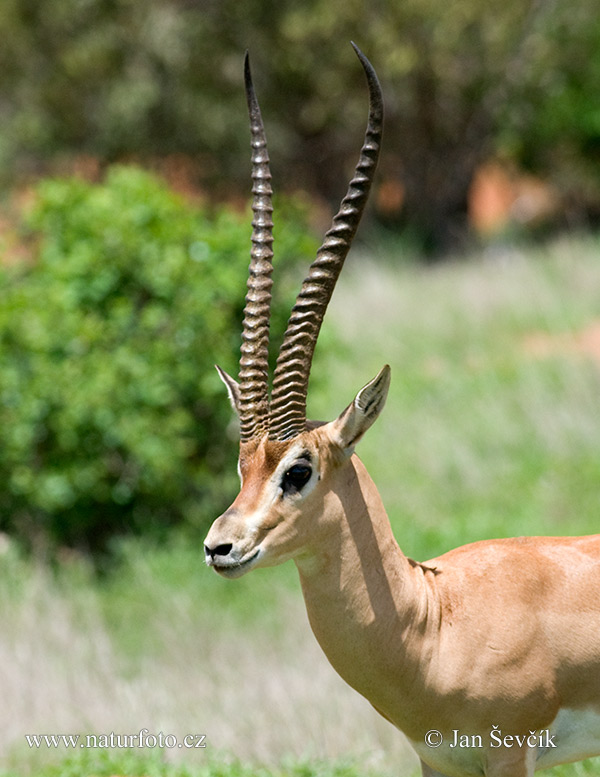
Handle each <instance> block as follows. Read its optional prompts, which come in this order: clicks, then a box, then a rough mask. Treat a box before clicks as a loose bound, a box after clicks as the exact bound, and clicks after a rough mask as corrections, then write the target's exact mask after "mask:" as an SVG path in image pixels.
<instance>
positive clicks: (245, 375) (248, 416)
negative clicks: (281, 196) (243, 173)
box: [239, 52, 273, 442]
mask: <svg viewBox="0 0 600 777" xmlns="http://www.w3.org/2000/svg"><path fill="white" fill-rule="evenodd" d="M244 78H245V86H246V99H247V102H248V113H249V116H250V132H251V138H252V194H253V201H252V211H253V219H252V248H251V250H250V270H249V274H248V292H247V295H246V306H245V308H244V321H243V326H242V347H241V358H240V371H239V383H240V406H239V418H240V437H241V440H242V442H245V441H247V440H250V439H251V438H252V437H256V436H258V435H260V434H264V433H265V432H266V431H267V426H268V421H269V358H268V357H269V319H270V314H271V287H272V285H273V281H272V279H271V273H272V271H273V264H272V258H273V249H272V244H273V220H272V213H273V206H272V203H271V198H272V194H273V191H272V188H271V172H270V169H269V154H268V151H267V140H266V136H265V131H264V127H263V122H262V117H261V113H260V108H259V105H258V100H257V99H256V95H255V92H254V87H253V85H252V76H251V73H250V61H249V57H248V53H247V52H246V58H245V61H244Z"/></svg>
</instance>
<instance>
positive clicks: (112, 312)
mask: <svg viewBox="0 0 600 777" xmlns="http://www.w3.org/2000/svg"><path fill="white" fill-rule="evenodd" d="M282 210H283V211H284V213H283V220H284V222H287V223H285V226H280V227H279V231H276V234H275V237H276V251H277V259H276V274H277V277H278V281H279V284H278V286H279V288H281V287H282V286H283V287H284V288H285V287H286V285H287V287H290V285H291V284H290V283H287V284H286V282H285V277H286V273H289V272H290V270H291V268H292V266H294V267H296V266H297V264H298V259H299V258H302V257H303V256H305V255H307V254H312V253H313V250H314V245H313V241H312V239H311V238H310V237H307V229H306V226H305V223H304V218H303V215H302V211H301V209H300V208H299V207H298V206H293V205H291V204H287V205H283V206H282V207H280V208H278V215H279V221H281V220H282V214H281V211H282ZM249 221H250V219H249V217H248V215H247V214H245V215H238V214H236V213H233V212H231V211H228V210H220V211H218V212H213V213H211V214H207V213H206V212H203V211H202V210H200V209H199V208H197V207H193V206H192V205H190V204H189V203H186V202H184V201H182V200H181V199H180V198H179V197H178V196H176V195H175V194H174V193H172V192H171V191H170V190H168V189H167V188H166V187H165V186H164V185H163V184H162V183H160V182H159V181H157V180H156V179H155V178H153V177H152V176H150V175H149V174H147V173H145V172H142V171H141V170H139V169H135V168H126V167H115V168H113V169H112V170H111V171H109V173H108V175H107V177H106V179H105V181H104V182H103V183H102V184H97V185H92V184H89V183H86V182H83V181H81V180H48V181H44V182H42V184H41V185H40V186H39V188H38V191H37V196H36V198H35V205H34V207H33V209H32V211H31V213H30V214H29V215H28V216H27V217H26V221H25V227H26V229H27V230H28V234H29V237H30V239H31V241H32V244H33V245H34V254H35V257H34V261H33V262H32V263H31V264H30V265H28V266H27V267H23V266H21V267H20V268H18V269H17V271H12V272H8V271H6V270H4V271H3V276H2V279H1V280H2V287H3V288H2V290H1V293H0V363H1V364H2V369H1V370H0V478H1V481H2V489H1V490H0V530H4V531H8V532H10V533H12V534H13V535H16V536H18V537H20V538H21V539H23V540H25V541H26V542H27V543H29V544H31V543H35V542H39V541H43V542H44V543H49V544H50V547H52V546H56V545H58V544H61V545H65V544H66V545H75V546H78V547H83V548H89V549H92V550H96V549H99V548H103V547H105V546H106V543H107V540H109V539H110V537H112V536H114V535H115V534H122V533H129V532H147V531H156V530H158V531H159V532H160V531H162V530H163V529H164V528H165V527H169V526H172V525H174V524H177V523H184V524H187V525H189V526H193V527H202V528H203V527H204V526H205V525H206V524H207V523H209V522H210V520H211V519H212V518H213V517H214V515H215V514H216V512H217V511H218V510H220V509H222V508H223V506H225V504H226V502H227V499H228V498H229V497H230V496H231V487H232V484H231V480H226V479H224V478H231V477H232V473H233V472H234V467H233V465H232V462H233V460H234V458H235V434H232V433H230V434H229V435H228V434H227V433H226V430H227V427H228V424H230V422H231V411H230V409H229V405H228V402H227V400H226V398H225V394H224V388H223V387H222V385H221V384H220V381H219V379H218V376H217V375H216V372H215V370H214V364H215V363H216V362H218V363H220V364H222V365H223V367H224V368H225V369H228V370H230V371H232V372H233V374H236V369H237V367H236V359H237V354H238V353H239V341H240V322H241V318H242V307H243V299H244V290H245V281H246V277H247V266H248V255H249V245H250V239H249V238H250V227H249ZM294 274H295V273H294ZM282 275H283V281H284V282H283V284H282V283H281V281H282V277H281V276H282ZM288 304H289V300H287V301H286V304H284V305H283V306H282V305H275V308H274V313H273V316H274V321H273V326H274V328H275V329H276V330H278V331H279V330H281V329H282V328H283V324H284V319H285V318H286V317H287V313H288V311H289V308H288ZM230 432H231V429H230ZM224 465H227V466H226V467H225V470H224V472H225V475H222V474H221V473H222V471H223V468H224Z"/></svg>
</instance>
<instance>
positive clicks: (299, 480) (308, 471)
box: [281, 462, 312, 494]
mask: <svg viewBox="0 0 600 777" xmlns="http://www.w3.org/2000/svg"><path fill="white" fill-rule="evenodd" d="M311 475H312V467H311V466H310V464H305V463H303V462H297V463H296V464H294V466H293V467H290V468H289V469H288V471H287V472H286V473H285V475H284V476H283V480H282V481H281V487H282V488H283V491H284V493H285V494H293V493H296V492H298V491H300V490H301V489H302V488H303V487H304V486H305V485H306V484H307V483H308V481H309V480H310V476H311Z"/></svg>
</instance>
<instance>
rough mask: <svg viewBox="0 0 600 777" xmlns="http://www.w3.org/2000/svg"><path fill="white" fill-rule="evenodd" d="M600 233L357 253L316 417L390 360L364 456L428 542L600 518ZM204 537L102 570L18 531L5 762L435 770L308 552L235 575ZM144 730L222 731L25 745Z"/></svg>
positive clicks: (592, 769)
mask: <svg viewBox="0 0 600 777" xmlns="http://www.w3.org/2000/svg"><path fill="white" fill-rule="evenodd" d="M599 249H600V243H599V242H598V241H597V240H595V239H592V238H585V239H578V240H568V239H563V240H561V241H558V242H556V243H554V244H552V245H550V246H548V247H546V248H544V249H537V250H536V251H528V252H527V253H526V254H523V253H521V252H520V251H518V250H516V249H514V250H510V251H509V250H507V251H505V252H504V253H503V254H501V255H494V256H493V257H489V256H481V257H474V258H473V259H472V260H471V261H469V262H450V263H447V264H443V265H439V266H437V267H433V268H428V269H426V268H419V267H411V266H409V265H407V264H405V263H400V266H399V267H398V266H396V265H395V263H394V257H393V256H385V257H382V260H381V261H378V262H377V263H374V262H373V261H371V260H370V259H369V258H368V257H364V256H360V255H355V256H353V257H351V258H350V259H349V265H348V267H347V268H346V270H345V271H344V276H343V279H342V282H341V284H340V287H339V288H338V290H337V291H336V294H335V295H334V298H333V301H332V305H331V308H330V311H329V313H328V317H327V322H326V325H325V327H324V331H323V335H324V337H325V339H328V340H329V341H330V343H331V342H332V341H333V342H334V343H335V346H336V347H335V350H334V352H333V353H332V351H331V349H329V350H328V352H327V355H326V354H325V352H323V353H322V354H320V353H319V352H317V356H316V363H315V370H314V372H315V380H314V381H313V383H314V385H313V386H312V388H311V392H310V397H309V411H310V412H311V414H312V415H313V417H316V418H325V419H330V418H332V417H334V416H335V415H337V414H338V413H339V412H340V411H341V410H342V409H343V407H344V406H345V404H347V402H349V401H350V400H351V399H352V397H353V396H354V394H355V392H356V390H357V389H358V388H360V386H361V385H363V384H364V383H366V382H367V381H368V380H369V379H370V378H371V377H372V376H373V375H374V374H375V373H376V372H377V371H378V370H379V368H380V367H381V366H382V364H384V363H386V362H387V363H390V364H391V366H392V376H393V377H392V388H391V391H390V397H389V400H388V405H387V407H386V409H385V411H384V413H383V415H382V417H381V419H380V420H379V421H378V422H377V424H376V426H375V427H374V428H373V429H372V430H371V431H370V432H369V434H368V435H367V436H366V438H365V440H364V441H363V442H361V445H360V449H359V453H360V455H361V457H362V458H363V460H364V461H365V463H366V464H367V467H368V469H369V471H370V473H371V474H372V476H373V477H374V479H375V481H376V482H377V484H378V486H379V488H380V491H381V493H382V496H383V499H384V502H385V504H386V506H387V507H388V510H389V513H390V518H391V520H392V523H393V526H394V530H395V533H396V536H397V538H398V540H399V542H400V545H401V547H402V548H403V550H404V551H405V552H406V553H407V554H408V555H410V556H413V557H415V558H419V559H426V558H428V557H432V556H435V555H437V554H439V553H442V552H444V551H445V550H448V549H450V548H452V547H455V546H457V545H460V544H463V543H466V542H470V541H473V540H476V539H480V538H485V537H493V536H510V535H520V534H579V533H591V532H597V531H598V525H599V522H598V483H599V482H600V456H599V455H598V447H599V444H600V412H598V403H599V401H600V400H599V397H600V391H599V389H600V359H599V358H596V356H595V354H594V350H593V346H592V345H590V344H589V343H588V339H586V338H585V337H583V338H582V337H581V336H580V333H582V332H586V331H588V330H590V327H593V325H594V323H595V322H597V321H598V320H599V319H600V302H599V299H600V297H599V296H598V288H600V262H598V258H597V257H598V254H599ZM540 344H541V345H540ZM223 401H226V399H225V398H224V400H223ZM233 496H234V495H233V494H232V497H233ZM200 543H201V538H198V541H197V542H196V543H192V542H191V541H190V540H189V539H187V540H184V539H182V538H173V542H172V543H171V544H170V545H169V546H164V547H161V548H155V547H154V548H153V547H145V546H144V545H143V544H141V543H137V544H136V543H129V544H127V545H124V546H123V548H122V551H121V554H120V561H119V563H118V564H117V565H116V568H115V569H114V570H113V571H112V573H111V574H110V575H108V576H107V577H106V578H104V579H102V580H100V581H98V580H97V579H96V578H95V577H94V576H93V574H92V573H91V571H90V570H89V568H88V566H87V564H86V562H85V559H82V558H79V557H77V556H76V555H72V554H70V555H69V554H65V556H64V558H63V561H62V563H61V564H60V565H59V568H58V569H56V570H50V569H48V568H47V567H44V566H37V565H33V564H32V563H31V562H28V561H25V560H23V559H22V558H20V556H19V555H18V553H17V552H16V551H15V549H14V548H13V547H12V546H11V545H10V543H8V542H6V543H3V544H0V617H1V618H2V623H3V628H2V633H1V634H0V667H1V668H0V698H2V705H0V777H8V776H9V775H10V777H16V775H19V777H21V776H22V775H27V774H31V775H36V776H37V777H59V775H60V777H70V775H87V776H88V777H89V776H90V775H96V777H108V775H119V774H120V775H131V776H132V777H141V776H142V775H146V776H147V777H154V776H155V775H157V776H159V777H174V775H180V776H181V777H188V775H189V777H246V775H258V776H259V777H283V775H290V776H291V777H354V776H355V775H359V774H360V775H365V774H367V775H373V777H375V775H377V777H387V776H388V775H392V774H394V775H407V776H408V775H411V774H414V770H415V767H416V761H415V759H414V756H412V754H411V752H410V751H409V749H408V748H407V746H406V744H405V742H404V740H403V738H402V737H401V736H400V735H399V734H398V733H397V732H396V731H395V730H394V729H393V728H392V727H391V726H389V725H388V724H387V723H386V722H385V721H383V720H382V719H381V718H379V717H378V716H377V715H376V713H374V712H373V711H372V710H371V708H370V707H369V705H368V704H367V703H366V702H365V701H364V700H362V699H361V698H360V697H359V696H358V695H357V694H355V693H354V692H352V691H351V690H350V689H348V688H347V687H346V686H345V685H344V683H343V682H342V681H341V680H339V679H338V678H337V676H336V675H335V673H334V672H333V670H332V669H331V668H330V667H329V665H328V663H327V661H326V659H325V658H324V657H323V656H322V654H321V653H320V651H319V649H318V647H317V646H316V644H315V642H314V639H313V637H312V635H311V634H310V630H309V627H308V625H307V621H306V615H305V614H304V611H303V605H302V602H301V598H300V595H299V587H298V585H297V581H296V579H295V572H294V569H293V567H291V566H290V565H287V566H284V567H282V568H280V569H274V570H265V571H259V572H256V573H253V574H252V575H249V576H248V577H246V578H242V579H241V580H239V581H234V582H229V581H223V580H220V579H218V578H217V577H216V576H214V575H211V574H209V573H208V571H207V570H206V569H205V568H204V565H203V562H202V558H201V547H200ZM142 728H146V729H148V731H149V732H151V733H155V734H157V733H158V732H160V731H162V732H163V733H164V734H172V735H173V736H176V737H177V738H178V741H181V739H182V738H183V737H184V736H185V735H189V734H205V735H206V744H207V747H206V748H205V749H203V750H202V751H200V752H193V753H192V752H190V751H186V752H185V753H181V750H178V749H177V748H171V749H169V748H167V749H165V750H164V751H163V752H159V751H158V750H153V751H152V752H150V751H146V752H142V751H141V750H133V751H126V750H121V749H115V748H113V749H112V750H111V749H108V750H106V749H104V750H94V751H92V750H88V751H81V752H77V753H75V754H74V753H73V752H68V751H67V750H66V749H65V748H59V749H56V750H54V749H51V748H39V749H36V748H33V749H31V748H29V747H28V746H27V744H26V742H25V739H24V735H25V734H26V733H30V734H31V733H79V734H82V735H83V734H88V733H96V734H102V733H104V734H108V733H110V732H118V733H121V734H133V733H135V732H138V731H139V730H140V729H142ZM598 770H599V765H598V761H597V760H596V761H595V762H594V761H591V762H587V763H585V764H575V765H568V766H564V767H560V768H557V769H554V770H550V771H548V772H545V773H544V774H548V775H549V777H582V775H593V774H597V773H598Z"/></svg>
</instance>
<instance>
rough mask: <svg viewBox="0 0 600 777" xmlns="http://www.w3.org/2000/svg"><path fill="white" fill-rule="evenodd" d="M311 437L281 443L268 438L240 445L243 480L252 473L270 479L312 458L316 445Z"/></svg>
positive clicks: (301, 436)
mask: <svg viewBox="0 0 600 777" xmlns="http://www.w3.org/2000/svg"><path fill="white" fill-rule="evenodd" d="M309 438H310V435H305V434H302V435H299V436H298V437H295V438H294V439H293V440H287V441H285V442H280V441H277V440H269V439H268V438H267V437H266V436H265V437H263V438H261V439H259V440H250V441H248V442H246V443H242V444H241V445H240V458H239V470H240V474H241V476H242V477H243V478H247V477H248V476H249V475H250V474H251V473H252V474H253V475H254V474H257V475H260V477H261V478H270V477H271V476H272V475H273V474H274V473H275V472H277V471H279V470H281V469H283V470H285V469H289V467H291V466H292V465H293V463H294V462H295V461H296V460H297V459H299V458H301V457H302V456H303V455H304V456H306V455H307V454H308V455H310V456H312V455H314V454H313V453H312V451H313V449H314V445H311V441H310V439H309Z"/></svg>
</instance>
